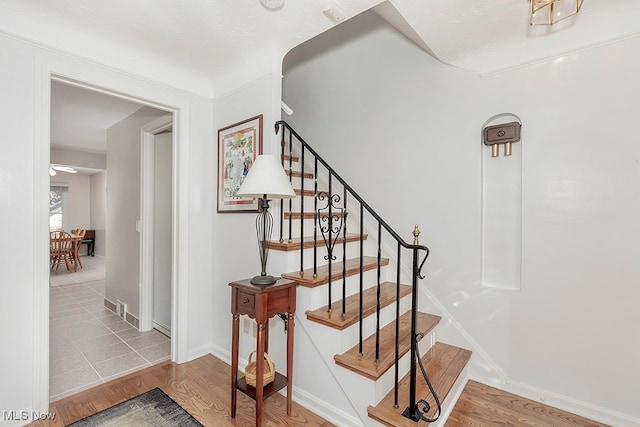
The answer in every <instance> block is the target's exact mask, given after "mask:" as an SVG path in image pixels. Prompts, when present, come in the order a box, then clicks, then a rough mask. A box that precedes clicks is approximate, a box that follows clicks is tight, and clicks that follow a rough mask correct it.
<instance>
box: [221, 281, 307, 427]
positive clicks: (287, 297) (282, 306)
mask: <svg viewBox="0 0 640 427" xmlns="http://www.w3.org/2000/svg"><path fill="white" fill-rule="evenodd" d="M250 280H251V279H246V280H240V281H237V282H231V283H229V286H231V313H232V314H233V327H232V336H231V418H235V416H236V403H237V402H236V398H237V395H236V394H237V390H240V391H241V392H243V393H244V394H246V395H247V396H249V397H251V398H253V399H255V401H256V426H260V425H261V424H262V401H263V400H264V399H266V398H267V397H269V396H271V395H272V394H274V393H276V392H278V391H279V390H280V389H282V388H283V387H285V386H286V387H287V414H291V394H292V386H293V327H294V321H293V317H294V314H295V312H296V286H297V283H296V282H295V281H293V280H286V279H280V280H278V281H277V282H276V283H275V284H273V285H252V284H251V282H250ZM284 313H287V323H288V327H287V376H286V377H285V376H283V375H281V374H280V373H277V372H276V376H275V379H274V381H273V382H272V383H270V384H268V385H267V386H266V387H263V375H264V363H261V362H262V361H263V360H264V353H265V352H268V351H269V319H270V318H271V317H274V316H275V315H276V314H284ZM243 314H246V315H248V316H249V317H251V318H253V319H255V320H256V323H257V324H258V333H257V336H256V387H255V388H254V387H252V386H250V385H247V382H246V380H245V378H244V377H242V378H240V379H238V345H239V343H240V337H239V335H240V315H243Z"/></svg>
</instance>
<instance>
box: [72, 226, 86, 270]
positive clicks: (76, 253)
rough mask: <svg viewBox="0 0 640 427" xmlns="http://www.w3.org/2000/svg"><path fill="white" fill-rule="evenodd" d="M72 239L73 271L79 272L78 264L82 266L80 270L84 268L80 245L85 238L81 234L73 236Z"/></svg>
mask: <svg viewBox="0 0 640 427" xmlns="http://www.w3.org/2000/svg"><path fill="white" fill-rule="evenodd" d="M69 234H70V236H71V239H72V240H73V249H72V251H73V253H72V254H71V255H72V257H73V271H74V272H75V271H78V264H80V268H83V267H82V261H80V245H81V244H82V239H83V237H84V236H82V235H80V234H71V233H69Z"/></svg>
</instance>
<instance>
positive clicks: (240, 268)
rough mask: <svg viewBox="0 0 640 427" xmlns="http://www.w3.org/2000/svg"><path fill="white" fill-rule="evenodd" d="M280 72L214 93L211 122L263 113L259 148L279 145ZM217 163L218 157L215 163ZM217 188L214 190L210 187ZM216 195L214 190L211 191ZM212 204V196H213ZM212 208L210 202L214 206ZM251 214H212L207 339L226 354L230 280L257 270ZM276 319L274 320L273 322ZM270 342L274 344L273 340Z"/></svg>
mask: <svg viewBox="0 0 640 427" xmlns="http://www.w3.org/2000/svg"><path fill="white" fill-rule="evenodd" d="M280 78H281V77H280V73H274V74H273V75H271V76H267V77H264V78H262V79H259V80H257V81H255V82H252V83H249V84H247V85H245V86H243V87H242V88H240V89H238V90H235V91H233V92H230V93H227V94H225V95H224V96H221V97H219V98H216V99H214V105H213V124H214V128H215V129H221V128H224V127H226V126H230V125H232V124H234V123H238V122H240V121H242V120H245V119H248V118H250V117H254V116H257V115H259V114H262V115H263V121H262V124H263V129H262V138H263V144H262V146H263V153H265V154H266V153H270V154H274V153H277V151H274V150H278V149H279V144H278V141H279V139H278V137H277V135H276V134H275V133H274V130H273V129H274V127H273V124H274V123H275V122H276V121H277V120H279V119H280V117H276V115H275V113H274V105H276V106H277V109H276V111H279V109H280V98H279V97H278V98H275V97H274V91H273V85H274V79H277V80H278V82H277V83H278V84H279V81H280ZM211 146H212V150H211V153H210V155H211V158H212V159H214V160H215V162H217V161H218V152H217V148H218V144H217V142H216V143H214V144H211ZM216 164H217V163H216ZM216 170H217V169H216V168H214V169H212V170H211V171H210V172H211V177H212V183H213V187H214V188H217V185H218V181H217V178H216V176H217V175H216ZM213 194H214V195H215V194H217V190H215V192H214V193H213ZM214 197H215V196H214ZM213 203H214V205H215V204H216V200H215V199H214V200H213ZM214 209H215V207H214ZM255 239H256V236H255V215H254V214H252V213H218V214H216V215H214V219H213V234H212V235H211V241H212V242H213V253H214V255H213V258H212V269H213V271H212V281H211V286H212V290H213V293H212V310H211V311H212V313H215V314H214V319H213V321H214V323H215V325H216V327H215V328H213V331H212V332H213V337H212V342H213V345H214V347H215V349H216V353H217V355H218V356H221V357H222V358H223V359H228V358H229V357H230V351H231V311H230V308H229V307H230V301H231V291H230V287H229V286H228V284H229V283H230V282H232V281H234V280H240V279H245V278H248V277H252V276H254V275H256V274H257V273H258V272H259V269H260V259H259V257H258V251H257V249H256V240H255ZM274 323H275V322H274ZM273 345H278V344H277V343H274V344H273Z"/></svg>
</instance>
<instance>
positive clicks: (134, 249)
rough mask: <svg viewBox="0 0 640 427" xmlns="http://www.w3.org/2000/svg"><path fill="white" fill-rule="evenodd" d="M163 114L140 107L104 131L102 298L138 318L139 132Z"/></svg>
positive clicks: (163, 112)
mask: <svg viewBox="0 0 640 427" xmlns="http://www.w3.org/2000/svg"><path fill="white" fill-rule="evenodd" d="M166 114H167V113H166V111H161V110H157V109H154V108H150V107H143V108H140V109H139V110H137V111H136V112H135V113H133V114H131V115H130V116H129V117H127V118H125V119H124V120H122V121H120V122H119V123H116V124H115V125H113V126H112V127H110V128H109V129H107V164H108V165H109V173H108V174H107V189H108V191H107V205H108V207H109V209H108V210H107V215H106V219H107V224H106V245H107V260H108V265H109V267H108V268H107V272H106V281H105V298H106V299H108V300H109V301H111V302H113V303H115V302H116V301H117V300H120V301H122V302H124V303H126V304H127V310H128V312H130V313H131V314H132V315H134V316H136V317H138V316H139V315H140V295H139V292H140V291H139V285H140V232H139V228H138V222H139V221H140V155H141V148H140V147H141V138H142V137H141V129H142V127H143V126H144V125H146V124H148V123H150V122H152V121H153V120H155V119H157V118H159V117H162V116H164V115H166Z"/></svg>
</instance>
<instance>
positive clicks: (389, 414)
mask: <svg viewBox="0 0 640 427" xmlns="http://www.w3.org/2000/svg"><path fill="white" fill-rule="evenodd" d="M469 359H471V351H469V350H465V349H463V348H460V347H455V346H452V345H448V344H444V343H441V342H437V343H435V344H434V346H433V347H432V348H431V349H430V350H429V351H428V352H427V354H425V355H424V356H423V357H422V363H423V365H424V368H425V370H426V371H427V374H428V375H429V379H430V380H431V383H432V384H433V388H434V389H435V391H436V394H437V395H438V398H439V399H440V402H441V403H442V402H444V400H445V399H446V397H447V394H448V393H449V391H450V390H451V388H452V387H453V384H454V383H455V382H456V380H457V379H458V376H459V375H460V373H462V371H463V369H464V367H465V366H466V365H467V362H469ZM416 376H417V381H416V399H417V400H420V399H425V400H426V401H427V402H428V403H429V405H430V406H431V409H430V410H429V412H428V413H427V415H426V416H427V417H433V416H434V415H435V413H436V411H437V407H436V404H435V401H434V399H433V397H432V396H431V393H430V392H429V388H428V387H427V383H426V382H425V381H424V379H423V378H422V373H421V372H420V368H419V367H418V370H417V374H416ZM409 377H410V374H407V375H405V376H404V378H402V380H401V381H400V384H399V389H398V405H399V407H398V408H394V407H393V406H394V393H393V390H391V391H390V392H389V393H387V395H386V396H385V397H384V398H383V399H382V400H381V401H380V403H378V404H377V405H376V406H369V407H368V408H367V413H368V414H369V417H371V418H373V419H374V420H376V421H378V422H380V423H382V424H385V425H388V426H395V427H415V426H426V425H428V423H427V422H425V421H418V422H417V423H416V422H414V421H412V420H410V419H409V418H405V417H403V416H402V412H403V411H404V410H405V408H406V407H407V406H408V405H409Z"/></svg>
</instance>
